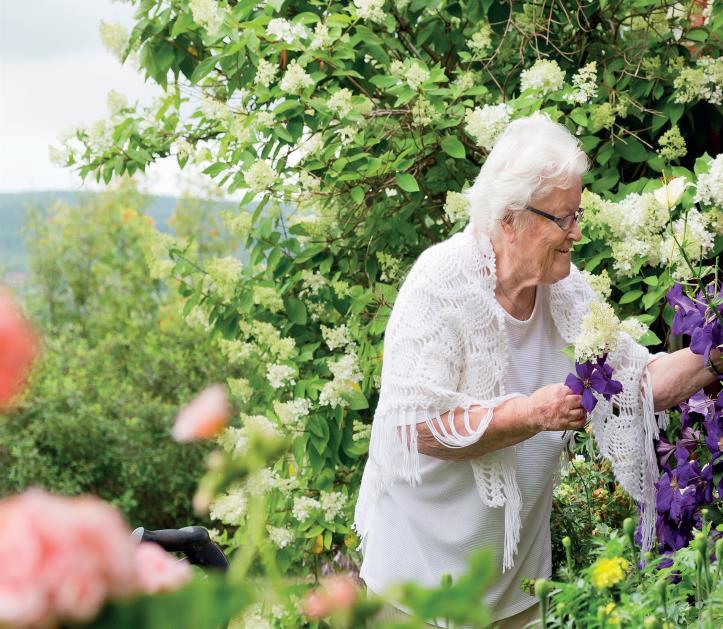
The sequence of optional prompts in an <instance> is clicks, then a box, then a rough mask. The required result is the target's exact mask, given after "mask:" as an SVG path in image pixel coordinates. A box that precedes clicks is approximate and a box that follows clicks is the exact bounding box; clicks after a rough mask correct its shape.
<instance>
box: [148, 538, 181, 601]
mask: <svg viewBox="0 0 723 629" xmlns="http://www.w3.org/2000/svg"><path fill="white" fill-rule="evenodd" d="M136 567H137V570H138V585H139V586H140V588H141V590H142V591H143V592H145V593H146V594H157V593H158V592H164V591H167V590H175V589H177V588H179V587H181V586H182V585H184V584H185V583H187V582H188V581H189V580H190V579H191V566H190V565H189V563H188V562H187V561H185V560H178V559H176V558H175V557H174V556H173V555H171V554H170V553H167V552H166V551H165V550H163V549H162V548H161V547H160V546H159V545H158V544H153V543H152V542H142V543H141V544H140V545H139V546H138V552H137V553H136Z"/></svg>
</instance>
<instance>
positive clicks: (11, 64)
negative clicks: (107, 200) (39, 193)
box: [0, 0, 189, 196]
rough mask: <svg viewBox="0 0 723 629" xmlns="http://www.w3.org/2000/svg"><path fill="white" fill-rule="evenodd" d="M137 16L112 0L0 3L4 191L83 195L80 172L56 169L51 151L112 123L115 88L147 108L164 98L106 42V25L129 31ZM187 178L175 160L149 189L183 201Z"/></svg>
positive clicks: (158, 169) (0, 187) (153, 174)
mask: <svg viewBox="0 0 723 629" xmlns="http://www.w3.org/2000/svg"><path fill="white" fill-rule="evenodd" d="M132 14H133V7H132V6H130V5H127V4H125V3H123V2H113V1H112V0H33V1H32V2H28V0H0V192H24V191H29V190H51V189H52V190H57V189H63V190H77V189H80V188H81V181H80V178H79V177H78V176H77V175H76V174H75V173H73V172H72V171H71V170H69V169H64V168H58V167H56V166H54V165H53V164H51V163H50V160H49V158H48V145H50V144H51V143H53V142H55V141H56V139H57V137H58V135H59V134H60V133H61V132H62V131H63V130H66V129H69V128H74V127H77V126H79V125H88V124H90V123H92V122H93V121H95V120H98V119H99V118H104V117H106V113H107V109H106V96H107V94H108V92H109V91H110V90H111V89H114V90H116V91H118V92H120V93H121V94H123V95H125V96H126V97H127V99H128V101H129V102H134V101H138V102H140V103H141V104H145V103H149V102H150V101H151V100H152V98H153V97H154V96H155V95H157V94H159V93H160V88H158V87H157V86H156V85H155V84H153V83H150V82H149V83H145V82H144V80H143V77H142V75H141V74H140V73H138V72H137V71H135V70H133V69H132V68H131V67H124V66H121V65H120V63H119V62H118V60H117V59H116V58H115V57H114V56H113V55H112V54H111V53H110V52H108V51H107V50H106V49H105V48H104V47H103V44H102V43H101V40H100V35H99V34H98V27H99V25H100V21H101V20H104V21H106V22H120V23H122V24H124V25H125V26H126V28H128V30H130V29H131V27H132V24H133V18H132ZM188 178H189V176H188V175H185V174H183V173H181V172H180V171H179V169H178V167H177V165H176V163H175V160H173V159H168V160H164V161H163V162H161V163H160V164H158V165H157V166H154V167H152V169H151V170H150V172H149V174H148V175H147V177H146V180H145V181H144V182H143V188H144V189H146V190H147V191H148V192H151V193H155V194H167V195H172V196H177V195H178V194H179V193H180V192H181V191H182V189H183V188H184V186H186V184H187V183H188V182H187V181H186V179H188ZM93 183H94V182H93ZM88 184H91V182H90V180H87V184H86V187H91V188H93V187H97V186H93V185H88Z"/></svg>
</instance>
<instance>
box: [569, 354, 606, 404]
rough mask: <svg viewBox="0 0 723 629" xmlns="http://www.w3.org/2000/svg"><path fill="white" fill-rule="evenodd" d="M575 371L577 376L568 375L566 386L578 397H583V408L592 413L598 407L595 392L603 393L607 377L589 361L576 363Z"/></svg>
mask: <svg viewBox="0 0 723 629" xmlns="http://www.w3.org/2000/svg"><path fill="white" fill-rule="evenodd" d="M575 371H576V372H577V375H575V374H573V373H570V374H567V378H566V379H565V384H566V385H567V386H568V387H570V389H571V390H572V392H573V393H575V394H576V395H582V407H583V408H584V409H585V410H586V411H587V412H588V413H590V412H592V410H593V409H594V408H595V406H596V405H597V398H596V397H595V395H594V394H593V390H594V391H597V392H598V393H603V392H604V391H605V387H606V386H607V381H606V380H605V376H603V374H601V373H600V371H598V370H597V369H595V366H594V365H593V364H592V363H591V362H590V361H589V360H587V361H585V362H584V363H579V362H577V361H576V362H575Z"/></svg>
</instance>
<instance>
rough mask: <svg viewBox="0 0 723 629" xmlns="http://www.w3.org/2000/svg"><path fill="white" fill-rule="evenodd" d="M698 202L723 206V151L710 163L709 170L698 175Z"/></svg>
mask: <svg viewBox="0 0 723 629" xmlns="http://www.w3.org/2000/svg"><path fill="white" fill-rule="evenodd" d="M696 202H699V203H703V204H705V205H712V206H715V207H718V208H723V153H721V154H720V155H718V156H716V158H715V159H714V160H712V161H711V162H710V164H709V165H708V172H707V173H703V174H701V175H700V176H699V177H698V190H697V194H696Z"/></svg>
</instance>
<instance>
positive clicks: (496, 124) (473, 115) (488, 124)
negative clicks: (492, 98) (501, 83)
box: [464, 103, 512, 151]
mask: <svg viewBox="0 0 723 629" xmlns="http://www.w3.org/2000/svg"><path fill="white" fill-rule="evenodd" d="M511 115H512V108H511V107H510V106H509V105H506V104H504V103H500V104H499V105H485V106H484V107H482V108H480V107H475V108H474V109H468V110H466V111H465V113H464V119H465V131H467V133H469V135H471V136H472V137H473V138H474V139H475V141H476V142H477V145H478V146H481V147H482V148H485V149H487V150H488V151H491V150H492V147H493V146H494V143H495V140H496V139H497V138H498V137H499V136H500V134H501V133H502V132H503V131H504V130H505V128H506V127H507V125H508V124H509V123H510V116H511Z"/></svg>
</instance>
